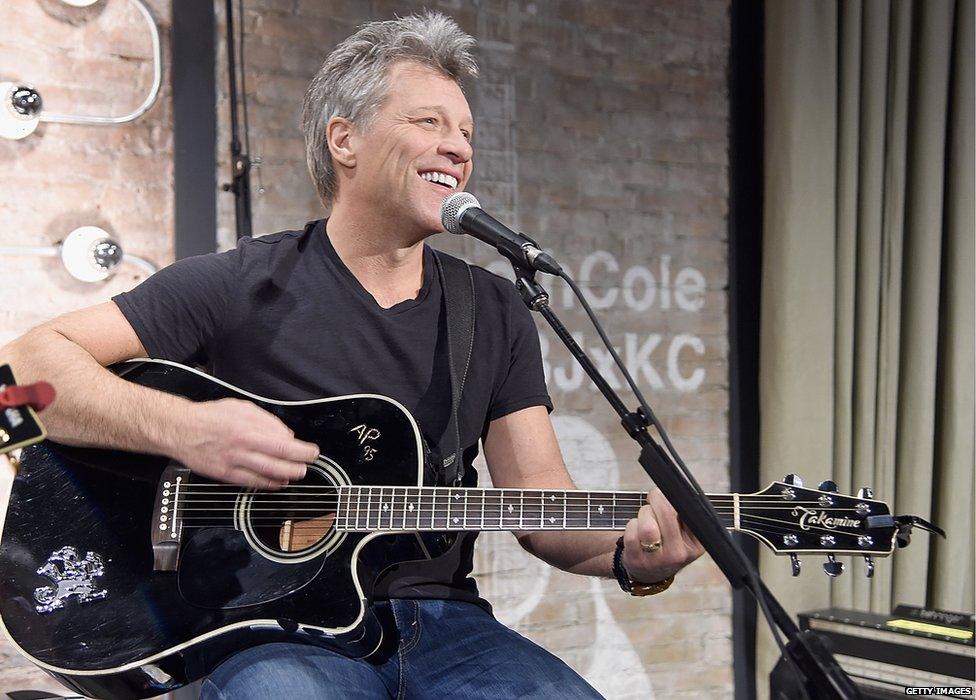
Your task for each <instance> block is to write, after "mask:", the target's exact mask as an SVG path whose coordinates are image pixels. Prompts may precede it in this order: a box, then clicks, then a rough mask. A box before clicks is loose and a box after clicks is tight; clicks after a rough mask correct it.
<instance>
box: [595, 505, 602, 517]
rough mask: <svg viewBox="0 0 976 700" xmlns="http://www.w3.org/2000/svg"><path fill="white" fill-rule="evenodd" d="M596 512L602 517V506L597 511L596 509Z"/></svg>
mask: <svg viewBox="0 0 976 700" xmlns="http://www.w3.org/2000/svg"><path fill="white" fill-rule="evenodd" d="M596 511H597V512H598V513H599V514H600V515H603V506H600V507H599V508H597V509H596Z"/></svg>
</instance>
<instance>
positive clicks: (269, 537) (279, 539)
mask: <svg viewBox="0 0 976 700" xmlns="http://www.w3.org/2000/svg"><path fill="white" fill-rule="evenodd" d="M337 505H338V490H337V484H336V482H335V480H334V479H333V478H332V475H331V474H328V473H326V472H325V471H323V470H321V469H319V468H317V467H316V466H315V465H310V466H309V469H308V473H307V474H306V476H305V479H304V480H302V481H301V482H298V483H292V484H289V485H288V486H286V487H285V488H283V489H280V490H278V491H265V492H258V493H251V494H250V495H249V497H248V499H247V503H246V505H245V510H244V512H245V514H246V516H245V517H246V521H247V529H248V530H249V532H250V534H251V536H252V537H253V539H254V540H255V541H256V542H255V544H257V545H258V548H259V549H264V550H265V552H266V553H267V554H271V555H274V554H282V555H285V556H287V555H300V554H301V553H305V552H309V553H311V552H310V550H319V549H322V548H323V547H324V548H328V547H329V545H330V544H334V543H335V542H336V541H337V540H338V539H340V538H341V533H339V532H337V531H336V529H335V520H336V507H337Z"/></svg>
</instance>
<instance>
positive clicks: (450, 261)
mask: <svg viewBox="0 0 976 700" xmlns="http://www.w3.org/2000/svg"><path fill="white" fill-rule="evenodd" d="M434 263H435V265H436V266H437V275H438V276H439V277H440V281H441V290H442V293H443V295H444V309H445V313H446V317H447V318H446V320H447V357H448V363H449V364H450V374H451V417H450V419H449V420H448V423H447V428H446V429H445V431H444V435H443V437H441V441H440V443H439V444H438V448H439V450H440V455H441V457H442V461H441V464H440V469H439V472H440V475H442V476H443V478H444V483H445V484H460V483H461V479H462V478H463V477H464V458H463V456H462V454H461V451H462V449H463V448H464V446H463V445H462V444H461V425H460V423H459V422H458V411H459V410H460V409H461V394H462V393H463V392H464V381H465V379H467V376H468V367H469V365H470V364H471V351H472V349H473V348H474V278H473V277H472V276H471V268H470V267H469V266H468V264H467V263H466V262H464V261H463V260H458V259H457V258H455V257H452V256H450V255H445V254H441V253H440V252H438V251H436V250H435V251H434Z"/></svg>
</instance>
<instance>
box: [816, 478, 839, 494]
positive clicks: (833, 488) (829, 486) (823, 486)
mask: <svg viewBox="0 0 976 700" xmlns="http://www.w3.org/2000/svg"><path fill="white" fill-rule="evenodd" d="M817 488H818V489H820V490H821V491H827V492H829V493H837V484H835V483H834V482H833V481H831V480H830V479H827V481H821V482H820V486H818V487H817Z"/></svg>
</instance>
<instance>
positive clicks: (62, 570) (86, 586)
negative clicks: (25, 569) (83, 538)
mask: <svg viewBox="0 0 976 700" xmlns="http://www.w3.org/2000/svg"><path fill="white" fill-rule="evenodd" d="M37 573H39V574H40V575H41V576H46V577H47V578H49V579H50V580H51V582H52V583H53V584H54V586H41V587H39V588H35V589H34V599H35V600H36V601H37V603H38V605H37V606H35V610H37V612H39V613H49V612H51V611H52V610H57V609H58V608H63V607H64V601H65V600H67V599H68V598H70V597H71V596H73V595H75V596H78V602H79V603H87V602H89V601H92V600H98V599H100V598H104V597H106V596H107V595H108V591H106V590H105V589H101V590H97V589H96V587H95V579H96V578H97V577H99V576H101V575H102V574H104V573H105V566H104V565H103V564H102V558H101V557H100V556H99V555H97V554H95V553H94V552H88V553H87V554H85V558H84V559H80V558H79V557H78V550H76V549H75V548H74V547H62V548H61V549H59V550H58V551H56V552H54V553H53V554H51V556H49V557H48V558H47V562H45V564H44V566H42V567H41V568H39V569H38V570H37Z"/></svg>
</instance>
